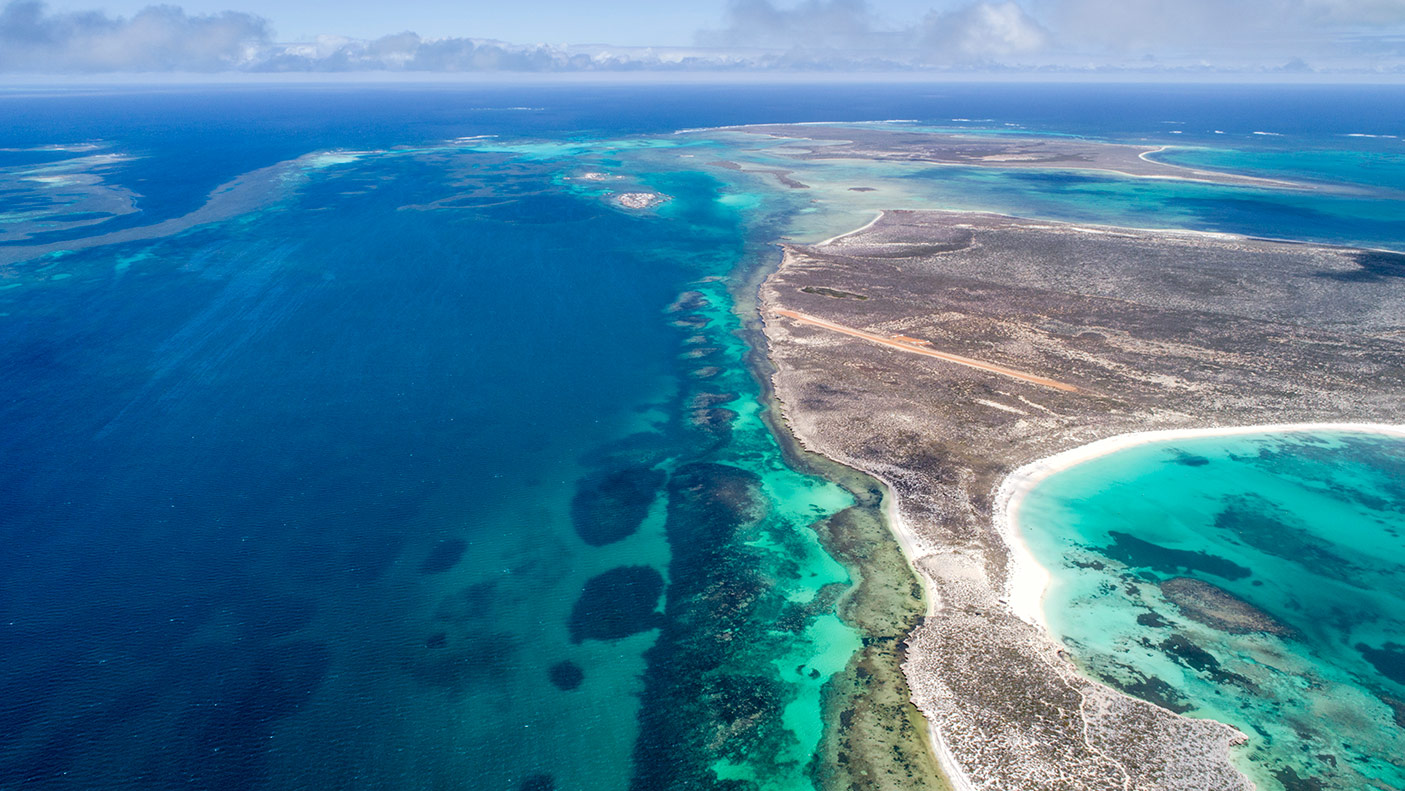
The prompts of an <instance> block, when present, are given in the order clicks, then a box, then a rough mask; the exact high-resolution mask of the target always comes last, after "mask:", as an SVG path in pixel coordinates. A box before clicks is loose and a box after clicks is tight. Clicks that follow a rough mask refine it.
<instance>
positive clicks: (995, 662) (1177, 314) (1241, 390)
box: [761, 211, 1405, 791]
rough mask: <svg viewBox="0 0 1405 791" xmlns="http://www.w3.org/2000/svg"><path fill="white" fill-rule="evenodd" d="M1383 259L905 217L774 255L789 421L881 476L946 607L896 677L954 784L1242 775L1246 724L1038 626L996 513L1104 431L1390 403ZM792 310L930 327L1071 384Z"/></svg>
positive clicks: (1115, 438) (1372, 418) (1252, 421)
mask: <svg viewBox="0 0 1405 791" xmlns="http://www.w3.org/2000/svg"><path fill="white" fill-rule="evenodd" d="M1380 256H1394V254H1389V253H1381V252H1372V251H1362V250H1352V249H1346V248H1335V247H1324V246H1315V245H1303V244H1289V243H1281V242H1273V241H1264V240H1255V239H1247V238H1243V237H1236V236H1227V235H1216V236H1209V235H1186V234H1174V233H1161V232H1155V231H1140V230H1135V229H1118V228H1083V227H1079V226H1074V225H1062V224H1058V223H1051V222H1032V221H1026V220H1020V219H1016V218H1010V217H1002V216H997V215H988V214H967V213H954V212H897V211H890V212H886V213H885V214H884V215H883V216H882V217H881V218H880V219H879V220H877V221H876V222H874V223H872V224H870V225H869V226H867V227H866V228H865V229H862V230H860V231H857V232H853V233H850V234H846V235H841V236H839V237H835V238H834V239H831V240H828V241H827V243H826V244H823V245H815V246H810V247H802V246H788V247H786V248H785V256H784V260H783V262H782V264H781V266H780V268H779V269H778V271H777V272H776V273H775V274H773V275H772V276H771V277H770V278H769V279H768V280H767V281H766V283H765V284H764V285H763V287H762V292H761V294H762V314H763V318H764V320H765V323H766V333H767V337H768V340H769V344H770V354H771V357H772V359H773V360H774V362H775V364H776V368H777V371H778V372H777V373H776V375H775V376H774V377H773V380H774V385H775V391H776V395H777V398H778V399H779V401H780V402H781V404H782V409H783V417H784V419H785V420H786V421H787V423H788V424H789V426H790V428H791V430H792V431H793V432H794V434H795V435H796V437H797V438H798V440H799V441H800V442H801V443H802V444H803V445H804V446H805V447H807V448H808V449H810V450H813V451H816V452H818V453H822V454H824V455H826V456H828V457H830V458H831V459H834V460H836V461H838V462H840V463H843V464H846V465H849V466H852V467H855V468H857V469H860V470H862V471H863V472H865V473H868V474H870V475H872V476H873V477H875V478H877V479H879V480H881V481H883V482H884V483H885V484H886V486H887V488H888V490H889V492H890V494H891V497H890V498H889V500H888V501H887V503H885V505H886V507H887V509H888V513H889V514H890V517H891V519H890V522H891V527H892V529H893V531H894V533H895V535H896V536H897V538H898V540H899V542H900V544H901V545H902V547H903V550H904V552H905V553H906V554H907V556H908V558H909V560H910V561H911V562H912V564H913V566H914V567H915V568H916V569H917V571H918V573H919V575H920V576H921V577H922V578H923V579H924V581H925V583H926V585H927V587H928V590H929V597H928V598H929V601H930V606H931V611H930V613H929V614H928V616H927V617H926V618H925V619H924V622H923V624H922V625H921V626H920V627H919V628H918V629H916V630H915V631H914V632H913V634H912V635H911V636H910V638H909V640H908V650H907V655H906V656H907V660H906V663H905V664H904V671H905V673H906V675H907V678H908V681H909V685H910V686H911V689H912V692H913V701H914V703H915V704H916V705H917V706H918V707H919V708H920V709H921V710H922V712H923V713H924V714H925V715H926V716H927V718H928V720H929V722H930V723H931V726H932V728H933V732H934V734H935V738H934V739H933V742H934V753H935V754H936V756H937V757H938V759H939V761H940V762H941V763H942V764H943V766H944V767H945V769H946V771H947V772H949V773H950V774H951V776H952V777H951V779H952V781H953V784H954V785H955V786H956V787H957V788H989V789H1025V788H1040V789H1106V788H1122V789H1186V791H1191V790H1192V789H1193V790H1194V791H1204V790H1205V789H1247V788H1249V787H1251V786H1250V784H1249V781H1248V780H1247V779H1246V778H1244V777H1243V775H1241V774H1240V773H1239V772H1238V770H1236V769H1235V767H1234V766H1233V765H1232V763H1231V762H1230V756H1231V750H1232V746H1233V745H1234V744H1235V743H1236V742H1237V741H1239V740H1240V739H1241V738H1242V737H1241V735H1240V734H1238V733H1237V732H1236V731H1234V730H1233V729H1231V728H1229V727H1227V726H1224V725H1221V724H1219V723H1215V722H1208V721H1203V720H1192V719H1187V718H1184V717H1180V716H1177V715H1175V714H1172V713H1171V712H1169V711H1167V710H1165V709H1162V708H1159V707H1157V706H1155V705H1152V704H1150V703H1146V702H1143V701H1140V700H1137V699H1135V698H1132V697H1129V696H1128V695H1126V694H1123V693H1122V692H1120V691H1118V690H1115V689H1112V688H1110V687H1108V686H1105V685H1103V684H1101V683H1097V682H1095V681H1092V680H1089V679H1087V678H1084V677H1083V676H1082V675H1080V674H1079V673H1078V671H1077V670H1076V669H1075V667H1074V666H1073V664H1072V663H1071V662H1070V661H1069V659H1068V657H1067V656H1065V655H1064V654H1063V653H1062V651H1061V650H1060V647H1059V646H1058V645H1056V644H1055V643H1054V642H1053V641H1052V640H1051V639H1050V637H1049V635H1048V634H1047V632H1046V631H1045V630H1044V629H1042V628H1041V627H1040V626H1039V625H1038V624H1039V621H1040V619H1039V616H1038V600H1039V596H1040V594H1039V591H1042V589H1043V581H1042V580H1041V579H1040V578H1039V576H1038V574H1037V571H1036V569H1038V565H1037V564H1033V563H1031V562H1028V561H1032V559H1028V558H1026V559H1024V560H1022V559H1021V558H1020V557H1018V554H1019V552H1020V546H1021V545H1020V543H1019V542H1007V540H1006V537H1005V536H1004V535H1002V530H1003V531H1005V533H1006V534H1007V535H1008V534H1009V532H1010V530H1011V529H1012V527H1013V526H1011V525H1009V524H1003V523H1002V520H1001V519H1000V518H999V516H1000V514H1002V513H1004V512H1005V509H1007V508H1008V507H1009V505H1010V503H1011V502H1012V501H1013V500H1014V498H1015V497H1016V496H1017V494H1018V492H1019V491H1020V490H1021V487H1025V486H1028V485H1032V481H1033V480H1036V479H1037V475H1038V474H1040V471H1041V470H1042V471H1044V472H1043V473H1042V474H1047V472H1048V471H1049V470H1052V469H1053V467H1054V465H1058V464H1063V463H1072V462H1074V461H1075V460H1077V459H1078V458H1080V454H1086V453H1088V452H1089V451H1088V450H1087V448H1088V446H1089V445H1090V443H1094V442H1098V441H1106V442H1108V443H1111V444H1104V445H1099V446H1094V447H1095V448H1111V447H1114V446H1116V445H1117V443H1125V442H1128V441H1137V440H1139V441H1150V439H1148V437H1158V438H1159V437H1164V436H1167V435H1154V434H1153V435H1148V434H1146V433H1145V432H1156V431H1176V432H1180V431H1186V430H1215V431H1226V430H1229V429H1225V428H1223V427H1225V426H1269V425H1280V424H1287V425H1290V424H1316V425H1317V426H1318V427H1322V424H1329V425H1330V424H1341V423H1342V422H1343V421H1348V420H1350V421H1356V424H1366V425H1374V426H1381V425H1382V424H1388V423H1391V422H1393V421H1397V420H1398V419H1399V415H1400V414H1401V407H1402V405H1405V343H1402V338H1405V332H1402V330H1405V278H1391V277H1372V276H1370V274H1371V272H1372V271H1374V269H1379V268H1380V266H1381V261H1380ZM1402 258H1405V257H1402ZM1394 261H1395V258H1391V262H1394ZM1246 272H1251V273H1253V275H1252V276H1246V275H1245V273H1246ZM802 289H804V290H802ZM835 294H839V295H854V296H861V297H862V299H859V298H839V297H836V296H832V295H835ZM780 310H789V311H795V312H801V313H804V314H806V315H810V316H816V317H819V318H822V319H824V320H826V321H830V322H833V323H835V324H839V325H842V326H845V327H851V328H856V329H859V330H862V331H864V332H866V333H871V334H874V335H878V336H882V337H892V336H894V335H901V336H903V337H906V338H912V339H917V340H923V341H928V342H930V343H932V345H933V346H934V347H935V348H940V349H942V350H946V351H950V352H951V353H953V354H960V355H963V356H969V357H972V358H976V359H980V360H988V361H990V362H992V363H994V364H998V365H1001V366H1004V367H1008V368H1013V369H1017V370H1020V371H1028V372H1032V373H1036V374H1038V375H1040V376H1046V377H1049V378H1053V379H1057V380H1058V381H1061V382H1068V383H1071V384H1074V385H1077V386H1078V387H1079V388H1080V390H1081V391H1082V393H1071V392H1062V391H1056V390H1050V389H1049V388H1044V387H1039V386H1038V385H1035V384H1033V383H1030V382H1023V381H1017V380H1012V379H1010V378H1008V377H1001V376H999V375H996V374H993V373H990V372H987V371H982V370H977V369H973V368H970V367H964V366H955V365H951V364H948V363H944V362H942V361H940V360H928V359H925V358H923V357H920V356H916V355H913V354H909V353H904V352H903V351H902V350H898V349H888V348H884V347H882V346H877V345H875V344H873V343H870V342H868V341H866V340H864V339H862V338H858V337H851V336H848V335H844V334H840V333H835V332H830V331H827V330H825V329H823V328H822V327H817V326H811V325H806V324H801V323H798V322H795V321H793V320H791V319H787V318H784V317H783V316H781V315H780V314H778V311H780ZM1087 392H1093V393H1097V394H1099V395H1098V396H1097V397H1091V398H1090V397H1088V396H1087V395H1086V394H1083V393H1087ZM1382 430H1384V429H1382ZM1397 430H1398V429H1397ZM1129 437H1130V438H1132V439H1129ZM1094 452H1098V451H1096V450H1095V451H1094ZM1101 452H1106V451H1101ZM1066 453H1068V454H1072V455H1059V454H1066ZM1041 460H1042V461H1041ZM1041 464H1042V465H1044V466H1042V467H1041V466H1040V465H1041ZM1017 471H1018V472H1019V474H1018V475H1016V476H1015V477H1012V474H1015V473H1017ZM1031 591H1033V592H1034V593H1031ZM1031 602H1032V604H1031Z"/></svg>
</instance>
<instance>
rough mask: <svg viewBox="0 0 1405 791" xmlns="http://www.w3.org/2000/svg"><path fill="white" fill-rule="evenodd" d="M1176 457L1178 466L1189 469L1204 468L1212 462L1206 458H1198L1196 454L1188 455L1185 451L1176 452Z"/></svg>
mask: <svg viewBox="0 0 1405 791" xmlns="http://www.w3.org/2000/svg"><path fill="white" fill-rule="evenodd" d="M1175 456H1176V463H1177V464H1183V465H1185V466H1187V467H1204V466H1205V465H1207V464H1209V463H1210V460H1209V459H1207V458H1205V457H1204V456H1197V455H1195V454H1194V453H1186V452H1185V451H1183V450H1177V451H1175Z"/></svg>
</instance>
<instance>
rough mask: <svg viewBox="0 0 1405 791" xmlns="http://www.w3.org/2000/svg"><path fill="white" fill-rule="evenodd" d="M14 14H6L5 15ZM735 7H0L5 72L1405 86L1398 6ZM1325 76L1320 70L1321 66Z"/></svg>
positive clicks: (13, 1)
mask: <svg viewBox="0 0 1405 791" xmlns="http://www.w3.org/2000/svg"><path fill="white" fill-rule="evenodd" d="M0 2H5V0H0ZM932 2H933V3H934V4H936V5H935V7H934V8H933V9H932V10H930V11H929V12H927V13H926V14H925V15H922V16H921V17H920V18H914V19H910V20H898V21H893V20H889V19H885V18H883V17H882V16H880V15H879V14H878V13H876V12H875V10H874V7H873V6H872V5H871V4H870V3H869V2H868V0H729V4H728V5H727V9H726V13H725V16H724V18H723V19H722V20H721V25H719V27H717V28H716V29H712V30H705V31H701V32H699V33H698V35H697V41H698V44H699V47H698V48H693V49H685V48H647V47H644V48H640V47H636V48H618V47H604V46H562V47H555V46H544V45H532V46H519V45H514V44H509V43H507V42H502V41H493V40H487V39H476V38H427V37H423V36H420V35H418V34H416V33H413V32H408V31H407V32H403V33H394V34H391V35H387V36H382V37H380V38H376V39H369V40H357V39H348V38H341V37H330V36H323V37H318V38H316V39H314V40H312V41H306V42H295V43H285V42H277V41H275V40H274V39H273V37H272V33H271V30H270V27H269V23H268V22H267V21H266V20H264V19H262V18H260V17H257V16H254V15H252V14H246V13H241V12H237V11H226V12H223V13H218V14H208V15H201V14H197V15H192V14H187V13H186V12H185V11H184V10H182V9H181V8H179V7H177V6H170V5H160V6H151V7H148V8H145V9H143V10H142V11H140V12H138V13H136V14H135V15H133V16H131V17H119V16H109V15H107V14H105V13H102V12H96V11H94V12H83V13H51V12H49V11H48V10H47V9H46V8H45V6H44V5H43V4H42V2H40V0H10V1H9V3H8V5H4V6H3V7H0V72H31V73H75V72H76V73H93V72H151V71H172V72H218V71H239V72H293V73H297V72H367V71H377V72H410V73H413V72H450V73H454V72H546V73H557V72H585V71H596V72H622V71H664V72H670V71H731V72H744V71H834V72H839V71H894V70H954V71H961V72H977V71H1001V70H1025V71H1028V70H1041V69H1059V70H1072V71H1087V72H1104V71H1107V70H1109V69H1111V70H1126V71H1128V72H1129V73H1130V72H1140V71H1147V70H1160V71H1163V72H1165V71H1174V70H1178V69H1179V70H1187V69H1189V70H1196V71H1200V72H1203V71H1206V70H1209V71H1214V70H1220V71H1241V72H1242V71H1256V70H1257V71H1261V72H1264V73H1268V72H1270V71H1274V70H1279V69H1281V68H1285V66H1284V64H1290V65H1291V66H1292V67H1293V68H1301V67H1302V65H1304V64H1307V65H1310V66H1313V67H1318V68H1323V67H1325V68H1328V69H1336V70H1349V69H1358V70H1363V69H1364V70H1373V71H1376V72H1381V73H1385V72H1390V73H1397V72H1405V0H1233V2H1226V0H932ZM1324 65H1325V66H1324Z"/></svg>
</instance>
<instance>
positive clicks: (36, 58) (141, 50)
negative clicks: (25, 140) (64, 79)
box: [0, 0, 269, 72]
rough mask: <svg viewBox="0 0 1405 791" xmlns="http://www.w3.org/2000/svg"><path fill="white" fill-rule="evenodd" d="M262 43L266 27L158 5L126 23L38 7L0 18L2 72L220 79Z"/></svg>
mask: <svg viewBox="0 0 1405 791" xmlns="http://www.w3.org/2000/svg"><path fill="white" fill-rule="evenodd" d="M268 42H269V27H268V22H267V21H266V20H264V19H261V18H259V17H256V16H253V15H252V14H242V13H238V12H235V11H226V12H224V13H222V14H213V15H197V16H189V15H187V14H186V13H185V12H184V11H183V10H181V9H180V8H178V7H176V6H169V5H162V6H151V7H149V8H146V9H143V10H142V11H140V12H138V13H137V14H135V15H134V16H132V17H131V18H124V17H109V16H107V15H106V14H103V13H100V12H95V11H94V12H83V13H70V14H51V13H48V12H47V11H46V10H45V8H44V5H43V4H42V3H40V2H38V0H15V2H11V3H10V4H9V5H7V6H5V7H4V9H3V10H0V70H4V71H31V72H95V71H171V70H181V71H223V70H226V69H230V68H238V67H240V66H242V65H245V64H246V63H248V62H249V61H250V60H251V59H253V58H254V57H255V56H256V55H257V54H258V53H259V52H260V51H261V50H262V49H263V48H264V47H266V46H267V45H268Z"/></svg>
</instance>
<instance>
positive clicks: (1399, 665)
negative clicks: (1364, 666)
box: [1356, 643, 1405, 686]
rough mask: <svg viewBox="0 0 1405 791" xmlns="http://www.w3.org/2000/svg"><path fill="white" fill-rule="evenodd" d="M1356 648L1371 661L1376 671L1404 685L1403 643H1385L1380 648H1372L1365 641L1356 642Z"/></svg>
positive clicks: (1404, 647)
mask: <svg viewBox="0 0 1405 791" xmlns="http://www.w3.org/2000/svg"><path fill="white" fill-rule="evenodd" d="M1356 650H1357V652H1358V653H1360V654H1361V656H1363V657H1365V659H1366V661H1367V662H1370V663H1371V666H1372V667H1374V668H1375V669H1376V672H1377V673H1380V674H1381V675H1383V676H1385V677H1386V678H1388V679H1390V680H1391V681H1394V682H1395V683H1397V684H1399V685H1401V686H1405V645H1400V644H1399V643H1386V644H1385V645H1383V646H1381V647H1380V648H1373V647H1371V646H1369V645H1366V644H1365V643H1357V644H1356Z"/></svg>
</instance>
